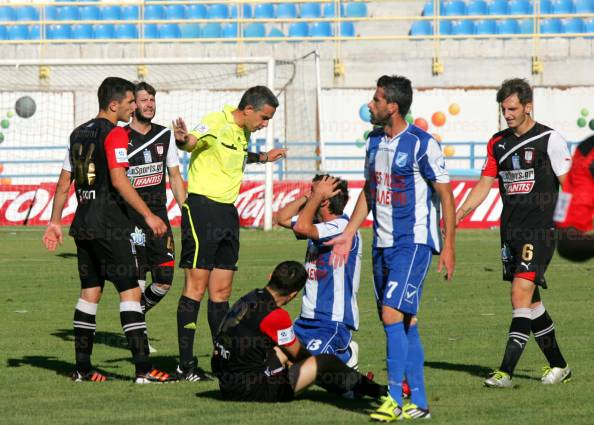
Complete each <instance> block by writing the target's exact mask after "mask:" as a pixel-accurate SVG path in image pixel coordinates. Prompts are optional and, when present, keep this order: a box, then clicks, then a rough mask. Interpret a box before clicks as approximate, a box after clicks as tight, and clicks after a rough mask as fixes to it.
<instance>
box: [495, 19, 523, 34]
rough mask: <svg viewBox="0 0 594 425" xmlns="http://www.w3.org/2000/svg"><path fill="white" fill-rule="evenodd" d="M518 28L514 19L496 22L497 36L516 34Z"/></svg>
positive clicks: (518, 30)
mask: <svg viewBox="0 0 594 425" xmlns="http://www.w3.org/2000/svg"><path fill="white" fill-rule="evenodd" d="M519 32H520V26H519V25H518V21H517V20H516V19H504V20H502V21H497V34H518V33H519Z"/></svg>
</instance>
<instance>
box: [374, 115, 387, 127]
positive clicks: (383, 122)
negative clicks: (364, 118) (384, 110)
mask: <svg viewBox="0 0 594 425" xmlns="http://www.w3.org/2000/svg"><path fill="white" fill-rule="evenodd" d="M389 120H390V115H386V116H384V117H378V116H375V115H373V114H371V119H370V120H369V122H371V124H373V125H377V126H382V127H383V126H385V125H386V124H388V121H389Z"/></svg>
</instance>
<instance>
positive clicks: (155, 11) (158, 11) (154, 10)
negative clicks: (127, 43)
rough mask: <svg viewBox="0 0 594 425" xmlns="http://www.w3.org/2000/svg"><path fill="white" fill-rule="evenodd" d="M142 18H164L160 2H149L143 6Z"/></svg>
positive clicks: (163, 9) (163, 10)
mask: <svg viewBox="0 0 594 425" xmlns="http://www.w3.org/2000/svg"><path fill="white" fill-rule="evenodd" d="M144 19H146V20H157V19H165V8H164V7H163V6H162V5H160V4H149V5H147V6H145V7H144Z"/></svg>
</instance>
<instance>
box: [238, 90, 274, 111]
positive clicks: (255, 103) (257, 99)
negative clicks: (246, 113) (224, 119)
mask: <svg viewBox="0 0 594 425" xmlns="http://www.w3.org/2000/svg"><path fill="white" fill-rule="evenodd" d="M264 105H270V106H272V107H273V108H278V99H277V98H276V96H275V95H274V93H272V91H270V89H269V88H268V87H266V86H254V87H250V88H249V89H247V90H246V91H245V93H244V94H243V96H241V100H240V101H239V105H237V109H239V110H240V111H243V110H244V109H245V108H247V107H248V106H252V107H253V108H254V110H256V111H259V110H260V109H262V108H263V107H264Z"/></svg>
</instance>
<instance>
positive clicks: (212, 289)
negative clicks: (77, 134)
mask: <svg viewBox="0 0 594 425" xmlns="http://www.w3.org/2000/svg"><path fill="white" fill-rule="evenodd" d="M277 107H278V99H277V98H276V96H275V95H274V94H273V93H272V92H271V91H270V89H268V88H267V87H264V86H255V87H252V88H250V89H248V90H247V91H246V92H245V93H244V94H243V96H242V97H241V100H240V102H239V105H238V106H237V107H234V106H230V105H226V106H224V107H223V110H222V111H219V112H213V113H211V114H208V115H206V116H205V117H204V118H203V119H202V121H200V123H199V124H198V125H197V126H196V127H195V128H194V129H193V130H192V131H188V130H187V127H186V124H185V122H184V121H183V119H181V118H178V119H177V120H176V121H175V122H174V123H173V127H174V134H175V140H176V144H177V146H178V148H180V149H182V150H184V151H186V152H191V154H192V155H191V157H190V171H189V174H188V198H187V200H186V202H185V204H184V205H183V208H182V252H181V258H180V267H181V268H184V269H185V283H184V289H183V292H182V295H181V297H180V299H179V304H178V309H177V330H178V343H179V354H180V362H179V366H178V368H177V371H176V373H177V375H178V378H179V379H180V380H187V381H201V380H209V379H210V378H209V377H208V376H207V375H206V374H205V373H204V371H203V370H202V369H200V368H199V367H198V366H197V362H196V360H195V358H194V353H193V350H194V335H195V333H196V321H197V318H198V310H199V309H200V301H201V300H202V297H203V296H204V292H205V291H206V289H207V288H208V297H209V300H208V325H209V327H210V331H211V335H212V336H213V337H214V335H215V334H216V330H217V329H218V327H219V324H220V323H221V321H222V320H223V318H224V317H225V314H226V313H227V311H228V310H229V302H228V300H229V296H230V295H231V285H232V282H233V274H234V272H235V270H237V265H236V264H237V259H238V256H239V217H238V214H237V210H236V208H235V206H234V203H235V200H236V199H237V196H238V194H239V188H240V184H241V179H242V178H243V170H244V166H245V164H246V163H248V164H249V163H255V162H260V163H264V162H269V161H276V160H278V159H281V158H283V157H284V156H285V154H286V151H287V150H286V149H272V150H270V151H269V152H260V153H251V152H248V151H247V146H248V141H249V139H250V134H251V133H252V132H254V131H258V130H260V129H262V128H265V127H266V126H268V122H269V121H270V120H271V119H272V117H273V116H274V113H275V111H276V108H277Z"/></svg>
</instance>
